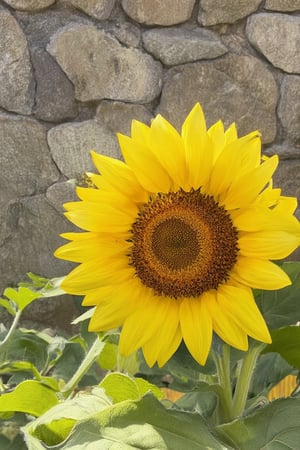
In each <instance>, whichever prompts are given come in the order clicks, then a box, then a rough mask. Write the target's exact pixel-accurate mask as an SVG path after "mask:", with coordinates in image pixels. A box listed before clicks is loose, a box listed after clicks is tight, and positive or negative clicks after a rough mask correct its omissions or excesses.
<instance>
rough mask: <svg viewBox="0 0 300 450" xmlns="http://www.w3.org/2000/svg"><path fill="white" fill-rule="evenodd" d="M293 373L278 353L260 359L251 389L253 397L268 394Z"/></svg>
mask: <svg viewBox="0 0 300 450" xmlns="http://www.w3.org/2000/svg"><path fill="white" fill-rule="evenodd" d="M292 372H293V367H292V366H290V365H289V364H288V363H287V362H286V361H285V360H284V359H283V358H282V357H281V356H280V355H279V354H278V353H267V354H265V355H261V356H260V357H259V360H258V363H257V365H256V367H255V371H254V374H253V378H252V384H251V388H250V394H251V397H254V396H257V395H260V394H262V393H263V394H267V392H268V391H269V390H270V389H271V388H272V387H273V386H275V385H276V384H277V383H279V381H280V380H282V379H283V378H284V377H286V376H287V375H289V374H291V373H292Z"/></svg>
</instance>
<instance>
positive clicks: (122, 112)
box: [95, 100, 153, 135]
mask: <svg viewBox="0 0 300 450" xmlns="http://www.w3.org/2000/svg"><path fill="white" fill-rule="evenodd" d="M152 117H153V115H152V114H151V112H150V111H149V110H148V109H147V108H145V107H144V106H142V105H131V104H129V103H122V102H109V101H107V100H103V101H102V102H101V103H100V105H99V106H98V108H97V112H96V116H95V119H96V120H97V122H99V123H103V124H105V125H107V126H108V127H109V128H110V129H111V130H112V132H113V133H123V134H127V135H130V128H131V121H132V120H134V119H136V120H139V121H140V122H144V123H146V124H147V125H149V124H150V121H151V119H152Z"/></svg>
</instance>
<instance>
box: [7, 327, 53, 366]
mask: <svg viewBox="0 0 300 450" xmlns="http://www.w3.org/2000/svg"><path fill="white" fill-rule="evenodd" d="M47 350H48V345H47V343H46V342H45V341H44V340H42V339H40V338H39V337H38V336H37V334H36V333H35V332H34V331H30V332H28V331H27V330H23V329H19V330H15V332H14V333H13V335H12V337H11V339H10V340H9V342H8V343H7V345H6V347H5V352H6V355H5V359H6V361H16V360H19V361H30V362H31V363H32V364H33V365H34V366H35V367H36V368H37V369H38V371H40V372H41V371H42V370H43V369H44V367H45V365H46V363H47V360H48V351H47Z"/></svg>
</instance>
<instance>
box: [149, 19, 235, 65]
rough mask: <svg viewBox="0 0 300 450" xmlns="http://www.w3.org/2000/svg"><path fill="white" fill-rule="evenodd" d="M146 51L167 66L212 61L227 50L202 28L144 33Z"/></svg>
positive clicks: (156, 30) (158, 29)
mask: <svg viewBox="0 0 300 450" xmlns="http://www.w3.org/2000/svg"><path fill="white" fill-rule="evenodd" d="M143 42H144V46H145V48H146V50H148V52H150V53H152V54H153V55H154V56H155V57H156V58H158V59H160V60H161V61H162V62H163V63H164V64H166V65H168V66H174V65H177V64H183V63H186V62H191V61H197V60H199V59H213V58H217V57H218V56H221V55H224V54H225V53H226V52H227V48H226V47H225V46H224V45H223V44H222V42H221V41H220V39H219V37H218V35H217V34H216V33H213V32H212V31H210V30H204V29H202V28H194V29H190V30H188V29H184V28H179V29H178V28H157V29H152V30H148V31H145V33H144V34H143Z"/></svg>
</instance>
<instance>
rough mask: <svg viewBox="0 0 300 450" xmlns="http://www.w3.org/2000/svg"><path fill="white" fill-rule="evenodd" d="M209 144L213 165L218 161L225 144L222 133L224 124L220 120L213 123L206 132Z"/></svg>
mask: <svg viewBox="0 0 300 450" xmlns="http://www.w3.org/2000/svg"><path fill="white" fill-rule="evenodd" d="M207 133H208V135H209V137H210V140H211V143H212V151H213V155H212V160H213V163H214V162H215V161H216V160H217V159H218V157H219V155H220V153H221V152H222V151H223V148H224V146H225V144H226V139H225V133H224V124H223V122H222V121H221V120H218V122H216V123H214V124H213V125H212V126H211V127H210V128H209V129H208V131H207Z"/></svg>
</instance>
